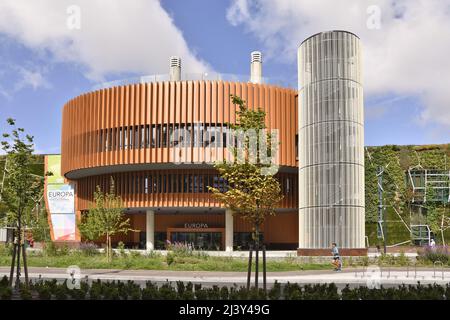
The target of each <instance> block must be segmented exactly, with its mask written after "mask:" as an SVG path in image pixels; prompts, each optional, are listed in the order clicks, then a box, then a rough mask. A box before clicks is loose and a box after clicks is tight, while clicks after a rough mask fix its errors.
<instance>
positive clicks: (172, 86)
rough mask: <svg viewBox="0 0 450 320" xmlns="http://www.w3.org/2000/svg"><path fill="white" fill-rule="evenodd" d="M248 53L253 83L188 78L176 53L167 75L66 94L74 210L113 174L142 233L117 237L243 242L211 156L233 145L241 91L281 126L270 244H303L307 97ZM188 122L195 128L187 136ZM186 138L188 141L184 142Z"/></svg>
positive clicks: (137, 241) (150, 243) (266, 235)
mask: <svg viewBox="0 0 450 320" xmlns="http://www.w3.org/2000/svg"><path fill="white" fill-rule="evenodd" d="M333 33H334V32H333ZM251 57H252V59H251V75H250V77H249V79H248V81H225V80H220V79H217V78H216V79H212V80H208V79H206V80H205V79H203V80H201V79H199V80H193V79H189V77H186V78H182V76H181V75H182V73H181V60H180V59H179V58H177V57H171V59H170V74H169V76H168V77H167V78H166V79H163V80H161V77H156V76H155V77H153V78H150V77H147V78H146V79H144V81H141V82H139V83H130V84H124V85H122V84H119V85H112V86H106V87H104V88H101V89H98V90H95V91H92V92H88V93H85V94H82V95H80V96H78V97H75V98H73V99H72V100H70V101H68V102H67V103H66V104H65V106H64V108H63V115H62V118H63V120H62V141H61V172H62V174H63V175H64V177H65V178H66V179H68V180H69V181H70V182H71V183H73V184H74V185H75V190H76V192H75V210H76V215H77V216H78V217H80V216H81V215H82V214H83V212H86V211H88V210H89V208H90V207H91V206H92V204H93V193H94V190H95V188H96V186H97V185H99V186H100V187H101V188H102V189H103V190H107V189H108V186H109V183H110V179H111V177H112V178H113V179H114V182H115V187H116V193H117V194H118V195H120V196H121V198H122V200H123V202H124V206H125V207H126V214H127V216H128V217H129V218H130V220H131V225H132V228H133V229H136V230H139V231H140V232H130V233H128V234H127V235H123V236H117V237H115V238H114V239H113V242H118V241H122V242H124V243H125V244H126V245H127V246H128V247H134V248H147V249H162V248H164V245H165V242H166V240H169V241H171V242H173V241H179V242H189V243H193V244H194V246H195V247H196V248H200V249H207V250H228V251H231V250H233V248H234V249H239V248H242V249H245V248H246V246H247V245H248V242H249V241H250V239H251V232H252V228H251V226H250V225H249V224H248V223H247V222H245V221H243V220H242V219H241V218H240V217H239V216H233V214H232V212H231V211H230V210H227V209H225V208H224V207H223V206H222V205H221V204H220V203H219V202H218V201H217V200H216V199H214V198H213V197H212V194H211V193H210V192H209V191H208V188H207V187H208V186H214V187H218V188H225V184H224V181H223V180H222V179H221V178H220V177H219V176H218V174H217V172H216V171H215V169H214V168H213V163H214V161H216V160H220V159H223V158H224V157H225V155H226V152H227V139H226V138H225V137H224V133H225V132H226V129H227V126H228V123H232V124H233V123H236V120H237V119H236V108H237V106H236V105H233V104H232V103H231V99H230V95H231V94H235V95H238V96H240V97H241V98H242V99H244V100H245V101H246V102H247V105H248V107H249V108H252V109H255V108H258V107H259V108H261V109H263V110H264V111H265V112H266V126H267V128H268V129H277V130H278V135H279V140H280V145H279V151H278V157H277V163H278V164H279V166H280V167H279V171H278V173H277V175H276V176H277V177H278V178H279V181H280V184H281V187H282V192H283V195H284V198H283V200H282V201H281V203H279V205H278V208H277V210H276V211H277V214H276V216H273V217H269V218H268V219H267V220H266V222H265V223H264V225H263V226H262V238H263V242H264V243H265V244H266V245H267V248H268V249H273V250H276V249H297V248H298V247H299V239H306V238H305V237H304V236H303V235H302V234H299V183H298V181H299V170H298V168H299V161H298V160H299V159H304V157H302V155H301V154H300V157H299V156H298V132H299V108H300V109H301V108H302V105H301V102H299V95H298V91H297V90H296V89H292V88H286V87H281V86H278V85H273V84H268V83H265V81H264V79H263V78H262V76H261V70H262V59H261V54H260V53H259V52H252V55H251ZM206 78H207V77H206ZM141 80H142V79H141ZM299 103H300V105H299ZM302 114H303V113H302ZM181 130H182V132H187V133H188V135H187V136H184V135H183V137H180V136H179V132H181ZM342 133H344V132H342ZM181 139H183V140H184V141H185V142H186V141H187V140H188V141H189V143H188V144H184V147H183V148H180V147H179V145H178V142H179V141H180V140H181ZM302 150H305V151H307V150H309V149H306V147H305V148H304V149H302ZM337 162H338V161H337ZM300 165H301V164H300ZM301 196H302V194H300V197H301ZM301 213H302V212H300V214H301ZM300 221H301V222H302V221H304V220H302V219H300ZM302 223H304V222H302ZM350 227H351V226H350ZM302 231H303V230H300V232H302ZM350 232H352V230H350ZM357 232H360V230H357ZM363 232H364V231H363ZM350 236H351V235H350ZM358 237H359V236H358ZM330 239H331V238H326V240H330ZM78 240H79V236H78ZM301 243H304V242H301ZM348 244H349V245H352V244H353V242H351V241H350V242H348ZM308 245H309V244H308ZM320 245H323V244H322V243H320ZM357 246H358V247H359V242H358V243H357Z"/></svg>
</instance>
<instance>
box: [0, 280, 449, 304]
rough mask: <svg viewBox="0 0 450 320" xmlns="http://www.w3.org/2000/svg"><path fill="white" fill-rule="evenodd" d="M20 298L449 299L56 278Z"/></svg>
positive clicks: (313, 288)
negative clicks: (75, 285) (71, 284)
mask: <svg viewBox="0 0 450 320" xmlns="http://www.w3.org/2000/svg"><path fill="white" fill-rule="evenodd" d="M11 298H12V290H11V288H10V287H9V286H8V278H7V277H6V276H4V277H3V279H1V280H0V299H3V300H8V299H11ZM20 298H21V299H41V300H50V299H53V300H66V299H73V300H85V299H90V300H449V299H450V284H447V285H445V286H441V285H437V284H434V285H426V286H425V285H422V284H420V283H418V284H417V285H408V286H406V285H401V286H397V287H390V288H385V287H383V286H381V287H380V288H379V289H376V288H373V289H371V288H368V287H363V286H361V287H355V288H350V286H349V285H347V286H346V287H345V288H343V289H342V290H339V289H338V288H337V286H336V285H335V284H334V283H331V284H312V285H309V284H308V285H303V286H301V285H299V284H297V283H287V284H285V285H283V286H282V285H281V284H280V283H278V282H275V284H274V285H273V287H272V288H271V289H270V290H268V291H267V292H264V290H263V289H261V288H259V289H256V288H251V289H250V290H247V289H246V288H245V287H238V286H236V285H234V286H232V287H227V286H224V287H219V286H217V285H214V286H212V287H202V285H201V284H193V283H191V282H188V283H184V282H182V281H178V282H176V283H175V284H173V283H171V282H166V283H164V284H162V285H159V286H158V285H157V284H156V283H153V282H150V281H148V282H146V284H145V286H143V287H141V286H140V285H138V284H136V283H134V282H133V281H127V282H121V281H118V282H116V281H112V282H109V281H108V282H102V281H100V280H97V281H94V282H92V283H91V284H88V283H87V282H85V281H82V282H81V284H80V288H79V289H69V288H68V287H67V283H66V281H64V282H63V283H58V282H57V281H56V280H46V281H43V280H42V279H40V280H37V281H36V282H31V281H30V286H29V288H28V289H26V288H25V287H23V286H22V287H21V289H20Z"/></svg>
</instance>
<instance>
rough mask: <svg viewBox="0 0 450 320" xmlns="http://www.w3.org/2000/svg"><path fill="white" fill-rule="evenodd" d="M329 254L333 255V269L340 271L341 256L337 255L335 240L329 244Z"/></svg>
mask: <svg viewBox="0 0 450 320" xmlns="http://www.w3.org/2000/svg"><path fill="white" fill-rule="evenodd" d="M331 254H332V255H333V262H332V264H333V265H334V271H342V261H341V257H340V256H339V249H338V247H337V244H336V242H333V243H332V244H331Z"/></svg>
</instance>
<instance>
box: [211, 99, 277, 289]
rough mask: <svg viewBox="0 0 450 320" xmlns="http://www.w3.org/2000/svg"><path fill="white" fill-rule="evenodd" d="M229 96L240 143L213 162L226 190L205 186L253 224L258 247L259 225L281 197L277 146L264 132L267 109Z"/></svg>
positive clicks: (269, 134)
mask: <svg viewBox="0 0 450 320" xmlns="http://www.w3.org/2000/svg"><path fill="white" fill-rule="evenodd" d="M231 99H232V102H233V103H234V104H236V105H238V106H239V110H238V111H237V112H236V115H237V119H238V123H237V124H229V127H230V128H231V129H233V130H234V132H235V133H236V135H237V136H241V137H242V139H241V144H240V145H238V146H236V147H230V146H229V147H228V148H229V149H230V151H231V152H232V155H233V157H232V159H231V160H230V159H228V160H225V161H223V162H221V163H216V164H215V165H214V166H215V168H216V170H217V171H218V172H219V174H220V176H221V177H222V178H223V179H224V181H225V184H226V188H225V190H220V189H219V188H215V187H211V186H210V187H208V188H209V190H210V191H211V192H212V193H213V196H214V197H215V198H216V199H218V200H219V201H221V202H222V203H223V204H224V205H225V207H227V208H229V209H231V210H232V211H233V212H234V214H236V215H238V216H240V217H241V218H242V219H244V220H247V221H249V222H250V223H251V224H252V226H253V233H252V237H253V240H254V242H255V248H256V250H259V246H260V243H259V241H260V240H259V239H260V228H261V225H262V224H263V222H264V221H265V219H266V218H267V217H268V216H270V215H275V207H276V206H277V204H279V202H280V201H281V200H282V198H283V196H282V194H281V187H280V183H279V181H278V180H277V179H276V178H275V176H274V175H275V174H276V171H277V170H274V164H273V162H272V156H275V154H276V148H277V147H278V146H277V144H276V142H274V141H273V140H274V138H275V137H276V136H275V135H273V134H272V133H265V130H264V129H266V126H265V121H264V120H265V116H266V113H265V112H264V111H262V110H261V109H258V110H250V109H249V108H247V106H246V104H245V101H244V100H242V99H241V98H240V97H238V96H235V95H231ZM260 137H261V138H260ZM267 159H269V161H267ZM276 169H277V168H276ZM256 263H257V262H256ZM256 285H257V284H256Z"/></svg>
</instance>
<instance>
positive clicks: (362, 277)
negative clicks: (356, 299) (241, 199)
mask: <svg viewBox="0 0 450 320" xmlns="http://www.w3.org/2000/svg"><path fill="white" fill-rule="evenodd" d="M3 275H9V268H7V267H0V277H2V276H3ZM252 275H253V277H254V274H252ZM22 276H23V274H22ZM29 277H30V278H31V279H38V278H42V279H57V280H59V281H63V280H64V279H67V278H68V277H69V275H68V273H67V270H66V269H63V268H35V267H32V268H29ZM80 277H81V279H87V280H88V281H93V280H97V279H99V280H102V281H112V280H115V281H119V280H120V281H127V280H132V281H135V282H136V283H139V284H141V285H143V284H145V282H146V281H152V282H156V283H163V282H166V281H170V282H176V281H184V282H189V281H190V282H193V283H201V284H203V285H206V286H210V285H214V284H217V285H233V284H237V285H244V284H245V283H246V281H247V274H246V273H245V272H209V271H168V270H114V269H83V270H81V274H80ZM260 281H261V282H262V274H260ZM275 281H278V282H279V283H287V282H290V283H299V284H311V283H335V284H336V285H338V286H339V287H343V286H345V285H346V284H350V285H352V286H359V285H367V284H368V283H374V282H379V283H381V284H383V285H386V286H392V285H400V284H417V282H418V281H420V283H422V284H432V283H438V284H441V285H444V284H447V283H449V282H450V269H439V268H436V269H433V268H417V269H414V268H410V269H407V268H383V269H379V268H378V267H376V266H370V267H368V268H349V269H344V270H343V271H342V272H338V273H337V272H334V271H331V270H330V271H328V270H311V271H289V272H268V273H267V283H268V284H269V285H272V284H273V283H274V282H275Z"/></svg>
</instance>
